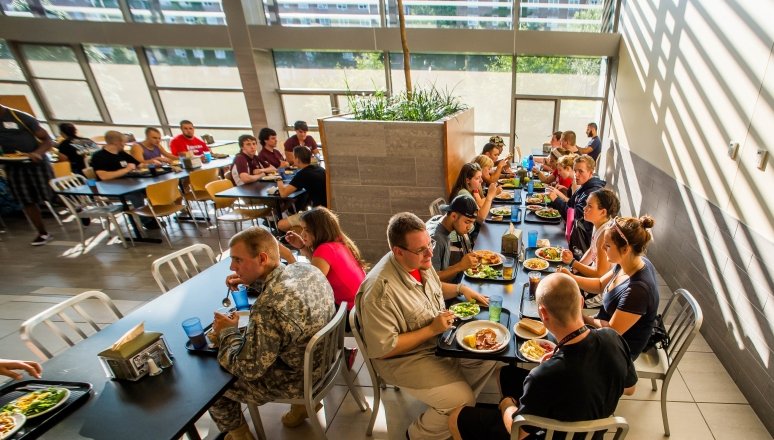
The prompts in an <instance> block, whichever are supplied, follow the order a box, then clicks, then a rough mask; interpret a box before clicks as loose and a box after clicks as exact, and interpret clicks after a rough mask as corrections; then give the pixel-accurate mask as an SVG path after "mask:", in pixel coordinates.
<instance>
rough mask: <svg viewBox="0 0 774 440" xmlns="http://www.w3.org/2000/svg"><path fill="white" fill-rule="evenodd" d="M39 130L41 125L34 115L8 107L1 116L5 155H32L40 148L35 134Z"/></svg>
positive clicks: (0, 144)
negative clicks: (16, 152) (18, 153)
mask: <svg viewBox="0 0 774 440" xmlns="http://www.w3.org/2000/svg"><path fill="white" fill-rule="evenodd" d="M11 112H13V114H12V113H11ZM14 114H15V115H16V117H14ZM17 118H18V119H17ZM38 128H40V124H39V123H38V120H37V119H35V118H34V117H32V115H29V114H27V113H24V112H22V111H19V110H14V109H10V108H7V107H6V111H5V113H3V115H2V116H0V147H2V149H3V152H4V153H13V152H15V151H20V152H22V153H32V152H33V151H35V150H36V149H37V148H38V141H37V138H36V137H35V135H34V134H33V133H35V132H36V131H37V130H38Z"/></svg>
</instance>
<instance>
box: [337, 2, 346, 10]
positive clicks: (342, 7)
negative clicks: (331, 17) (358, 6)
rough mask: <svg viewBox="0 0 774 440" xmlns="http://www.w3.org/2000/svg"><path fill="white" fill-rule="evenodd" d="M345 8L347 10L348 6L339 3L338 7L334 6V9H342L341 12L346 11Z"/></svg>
mask: <svg viewBox="0 0 774 440" xmlns="http://www.w3.org/2000/svg"><path fill="white" fill-rule="evenodd" d="M347 8H348V5H342V4H340V3H339V4H338V5H336V9H343V10H346V9H347Z"/></svg>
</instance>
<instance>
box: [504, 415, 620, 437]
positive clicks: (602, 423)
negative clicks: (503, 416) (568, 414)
mask: <svg viewBox="0 0 774 440" xmlns="http://www.w3.org/2000/svg"><path fill="white" fill-rule="evenodd" d="M524 426H534V427H538V428H542V429H544V430H545V431H546V437H545V438H546V439H552V438H553V436H554V434H555V433H560V432H566V433H567V436H566V437H565V438H566V439H572V438H573V436H572V434H576V433H586V435H585V436H584V437H583V438H584V439H585V440H591V439H592V438H594V434H595V433H597V432H607V431H609V430H613V431H614V432H615V434H614V435H613V437H612V439H613V440H622V439H624V438H626V434H628V433H629V423H628V422H627V421H626V419H625V418H623V417H608V418H606V419H597V420H585V421H582V422H560V421H559V420H554V419H548V418H545V417H538V416H533V415H526V416H524V415H519V416H516V418H514V419H513V425H511V440H516V439H518V438H519V431H520V428H522V427H524ZM600 438H602V434H600ZM605 438H607V437H605Z"/></svg>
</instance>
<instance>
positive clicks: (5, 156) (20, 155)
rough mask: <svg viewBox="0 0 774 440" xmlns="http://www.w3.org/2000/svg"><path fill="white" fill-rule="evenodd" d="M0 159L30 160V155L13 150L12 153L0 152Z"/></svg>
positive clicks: (11, 160) (12, 160) (13, 160)
mask: <svg viewBox="0 0 774 440" xmlns="http://www.w3.org/2000/svg"><path fill="white" fill-rule="evenodd" d="M0 159H2V160H5V161H8V162H24V161H27V160H30V156H29V154H27V153H21V152H19V151H14V152H13V153H6V154H0Z"/></svg>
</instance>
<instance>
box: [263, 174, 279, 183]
mask: <svg viewBox="0 0 774 440" xmlns="http://www.w3.org/2000/svg"><path fill="white" fill-rule="evenodd" d="M261 180H262V181H263V182H274V181H275V180H282V176H280V175H279V174H269V175H268V176H261Z"/></svg>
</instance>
